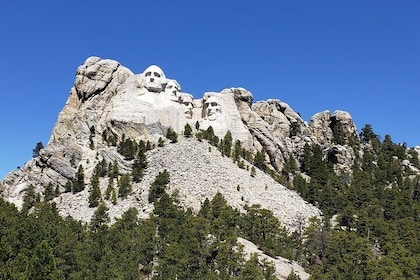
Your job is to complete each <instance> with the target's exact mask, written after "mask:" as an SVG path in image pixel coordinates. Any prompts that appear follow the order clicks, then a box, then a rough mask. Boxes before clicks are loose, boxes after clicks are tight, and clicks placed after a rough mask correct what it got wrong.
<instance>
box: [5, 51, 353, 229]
mask: <svg viewBox="0 0 420 280" xmlns="http://www.w3.org/2000/svg"><path fill="white" fill-rule="evenodd" d="M187 124H189V125H190V126H191V127H193V128H194V131H193V133H195V132H197V131H196V129H195V127H199V128H200V129H201V130H206V129H208V128H209V127H210V126H211V127H212V128H213V131H214V133H215V135H217V136H218V137H219V139H222V138H223V137H224V135H225V134H226V133H227V132H228V131H230V132H231V134H232V138H233V141H236V140H240V142H241V145H242V147H244V148H245V149H246V150H247V151H249V152H251V153H253V154H255V153H257V152H259V151H263V152H264V154H265V158H266V164H267V165H268V166H269V168H270V169H272V170H274V171H277V172H281V170H282V168H283V164H284V163H285V161H286V160H288V159H289V158H290V157H294V158H296V159H298V158H300V157H301V156H302V153H303V150H304V146H305V145H306V144H308V145H312V144H318V145H320V146H321V147H322V149H323V151H324V156H325V159H326V160H331V161H334V162H333V163H334V166H335V168H336V170H337V172H344V173H348V172H351V164H352V158H354V151H353V150H352V148H351V147H350V146H349V145H347V144H346V143H347V142H345V143H342V144H334V143H333V142H332V140H333V131H334V127H340V129H341V130H342V132H343V135H344V138H345V141H347V140H348V139H351V138H352V137H357V134H356V128H355V126H354V123H353V121H352V119H351V116H350V114H349V113H347V112H343V111H336V112H334V113H333V114H331V113H330V112H329V111H324V112H321V113H318V114H316V115H314V116H313V117H312V118H311V120H310V122H309V124H308V123H307V122H305V121H304V120H302V118H301V117H300V116H299V114H297V113H296V112H294V111H293V109H292V108H291V107H290V106H289V105H288V104H287V103H285V102H282V101H280V100H278V99H269V100H267V101H258V102H256V103H254V100H253V95H252V93H251V92H249V91H247V90H246V89H244V88H227V89H224V90H222V91H221V92H206V93H204V94H203V95H202V97H201V98H194V96H193V95H192V94H189V93H185V92H182V87H181V85H180V84H179V83H178V82H177V81H176V80H174V79H170V78H167V76H166V75H165V73H164V72H163V70H162V69H160V68H159V67H158V66H156V65H152V66H150V67H148V68H146V70H145V71H144V72H143V73H139V74H134V73H133V72H131V71H130V70H129V69H127V68H126V67H124V66H122V65H120V63H118V62H117V61H114V60H109V59H101V58H99V57H90V58H88V59H87V60H86V61H85V62H84V63H83V64H82V65H81V66H79V67H78V69H77V71H76V78H75V82H74V85H73V87H72V88H71V90H70V96H69V98H68V100H67V102H66V104H65V106H64V108H63V110H62V111H61V112H60V114H59V116H58V120H57V122H56V124H55V127H54V129H53V132H52V134H51V137H50V140H49V142H48V145H46V147H45V149H43V150H41V152H40V155H39V156H38V157H37V158H34V159H31V160H30V161H28V162H27V163H26V164H25V166H24V167H23V168H22V169H21V170H16V171H13V172H11V173H10V174H9V175H8V176H6V178H5V179H4V180H3V181H2V183H1V194H2V196H3V197H5V198H6V199H7V200H9V201H12V202H14V203H15V204H16V205H17V206H18V207H20V206H21V204H22V200H23V196H24V193H25V190H26V188H27V187H28V186H29V185H30V184H32V185H34V186H35V187H36V191H37V192H40V193H42V186H45V185H46V184H49V183H52V184H54V185H58V186H59V188H60V189H61V190H64V186H65V184H66V182H67V181H68V180H71V179H73V178H74V177H75V174H76V171H77V168H78V167H79V166H80V165H82V166H83V167H84V170H85V177H86V178H85V182H89V180H90V177H91V176H92V174H93V169H94V167H95V165H96V164H97V163H98V162H99V161H101V160H102V159H105V160H106V161H107V162H117V164H118V166H119V168H120V172H121V173H127V172H130V171H131V162H130V161H127V160H125V159H124V157H123V156H121V155H120V154H119V153H118V152H117V149H116V147H114V146H112V145H109V143H107V141H105V140H104V139H105V138H107V137H108V138H109V137H112V138H114V139H119V140H121V139H123V138H125V139H128V138H130V139H132V140H135V141H139V140H144V141H151V142H152V143H155V144H157V142H158V139H159V138H165V135H166V132H167V130H168V129H169V128H171V129H173V130H174V131H175V132H176V133H177V134H178V135H182V133H183V131H184V128H185V126H186V125H187ZM180 138H181V137H180ZM346 139H347V140H346ZM212 148H213V149H212ZM209 150H212V151H211V152H209ZM147 157H148V162H149V168H148V169H147V171H146V174H145V178H144V179H143V180H142V181H141V182H140V183H136V184H134V186H133V194H132V195H130V196H129V197H128V198H127V199H125V200H121V201H118V203H117V205H115V206H114V205H109V206H110V216H111V217H112V218H115V217H118V216H119V215H120V214H121V213H122V212H123V211H125V210H126V209H128V208H129V207H132V206H134V207H137V208H138V209H139V210H140V213H142V215H144V216H147V214H148V213H150V211H151V209H152V205H151V204H149V203H147V199H146V198H147V192H148V189H149V187H150V183H151V182H152V181H153V179H154V176H155V175H156V174H157V173H158V172H159V171H162V169H165V168H166V169H167V170H168V171H169V172H170V174H171V186H170V188H171V189H172V190H175V189H177V190H178V191H179V194H180V195H181V199H180V201H181V203H182V204H183V205H184V206H185V207H192V208H193V209H198V208H199V206H200V203H201V202H202V201H203V200H204V199H205V198H206V197H211V196H213V195H214V194H216V192H218V191H219V192H221V193H222V194H223V195H224V196H225V197H226V199H227V200H228V202H229V203H230V204H231V205H233V206H235V207H237V208H239V209H241V207H243V205H244V204H245V203H247V204H261V205H262V206H263V207H264V208H267V209H270V210H272V211H273V213H274V214H275V215H276V216H277V217H279V219H280V220H281V221H282V222H283V223H284V224H285V225H287V226H288V227H289V228H290V229H293V227H294V222H293V220H294V219H295V218H296V217H304V218H305V219H307V218H309V217H310V216H314V215H315V216H317V215H320V214H321V213H320V212H319V210H317V209H316V208H315V207H313V206H312V205H309V204H307V203H306V202H305V201H304V200H303V199H301V198H300V197H299V196H298V195H297V194H296V193H295V192H293V191H290V190H287V189H286V188H285V187H283V186H282V185H280V184H278V183H276V182H275V181H273V180H272V179H271V177H269V176H268V175H267V174H265V173H261V172H257V173H256V175H255V176H250V175H249V173H250V172H249V170H248V171H247V170H244V169H239V168H238V167H237V165H236V164H234V163H232V161H231V159H228V158H225V157H223V156H222V155H221V154H220V152H218V151H217V149H216V148H214V147H211V146H209V144H208V143H202V142H199V141H197V140H194V139H180V141H179V143H177V144H170V145H169V144H167V145H165V147H164V148H157V149H154V150H152V151H150V152H149V153H148V154H147ZM245 165H247V166H248V169H250V168H251V166H250V165H249V164H245ZM100 184H101V188H102V191H104V188H106V182H102V181H101V182H100ZM238 185H239V186H240V189H241V191H240V192H239V191H237V186H238ZM87 196H88V188H86V189H85V190H84V191H82V192H81V193H78V194H75V195H74V194H71V193H63V194H61V195H60V197H58V198H56V199H55V200H56V201H55V202H56V203H57V205H58V208H59V209H60V211H61V213H62V214H63V215H67V214H70V215H72V216H74V217H76V218H78V219H81V220H84V221H89V220H90V218H91V215H92V213H93V210H92V209H91V208H89V207H88V202H87Z"/></svg>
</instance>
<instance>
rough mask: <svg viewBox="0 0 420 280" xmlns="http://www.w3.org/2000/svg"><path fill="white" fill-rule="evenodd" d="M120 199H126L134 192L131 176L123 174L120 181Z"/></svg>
mask: <svg viewBox="0 0 420 280" xmlns="http://www.w3.org/2000/svg"><path fill="white" fill-rule="evenodd" d="M117 185H118V197H121V198H126V197H127V196H128V195H129V194H130V193H131V191H132V185H131V180H130V174H128V173H126V174H123V175H122V176H121V177H120V179H119V180H118V184H117Z"/></svg>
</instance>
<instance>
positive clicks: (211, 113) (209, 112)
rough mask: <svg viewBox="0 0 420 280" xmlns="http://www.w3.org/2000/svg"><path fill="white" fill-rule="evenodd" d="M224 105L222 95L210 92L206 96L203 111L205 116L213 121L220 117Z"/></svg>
mask: <svg viewBox="0 0 420 280" xmlns="http://www.w3.org/2000/svg"><path fill="white" fill-rule="evenodd" d="M221 108H222V106H221V101H220V97H218V96H216V95H215V94H210V95H207V96H205V97H204V104H203V113H204V117H206V118H208V119H209V120H211V121H214V120H216V119H217V118H219V116H220V113H221V112H222V109H221Z"/></svg>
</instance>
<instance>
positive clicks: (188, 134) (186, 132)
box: [184, 123, 192, 138]
mask: <svg viewBox="0 0 420 280" xmlns="http://www.w3.org/2000/svg"><path fill="white" fill-rule="evenodd" d="M191 135H192V128H191V126H190V125H189V124H188V123H187V124H186V125H185V126H184V136H185V137H188V138H189V137H191Z"/></svg>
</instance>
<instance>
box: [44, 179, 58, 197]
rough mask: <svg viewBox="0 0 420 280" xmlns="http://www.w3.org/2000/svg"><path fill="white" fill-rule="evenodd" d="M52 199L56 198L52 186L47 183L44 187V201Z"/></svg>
mask: <svg viewBox="0 0 420 280" xmlns="http://www.w3.org/2000/svg"><path fill="white" fill-rule="evenodd" d="M54 197H56V195H55V190H54V186H53V185H52V183H48V185H46V186H45V187H44V200H45V201H50V200H51V199H53V198H54Z"/></svg>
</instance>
